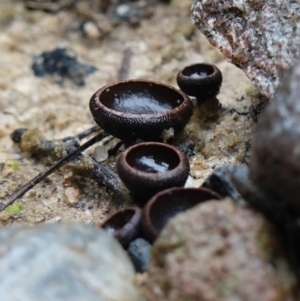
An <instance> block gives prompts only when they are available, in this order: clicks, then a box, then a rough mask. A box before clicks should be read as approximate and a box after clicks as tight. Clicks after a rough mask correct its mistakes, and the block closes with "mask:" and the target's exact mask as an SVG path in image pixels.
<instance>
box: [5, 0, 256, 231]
mask: <svg viewBox="0 0 300 301" xmlns="http://www.w3.org/2000/svg"><path fill="white" fill-rule="evenodd" d="M25 2H26V1H25ZM27 2H30V1H27ZM31 2H34V1H31ZM59 2H64V1H58V3H59ZM79 2H81V1H79ZM139 2H141V3H142V4H143V1H139ZM81 3H82V2H81ZM83 3H86V5H78V4H75V5H73V6H72V7H70V8H66V9H62V10H59V11H58V12H56V13H48V12H44V11H42V10H28V9H26V7H25V6H24V2H23V1H12V0H7V1H5V0H4V1H3V0H2V1H1V2H0V66H1V68H0V183H1V190H0V199H4V198H5V197H6V196H8V195H9V194H11V193H12V192H13V191H14V190H15V189H16V188H18V187H19V186H20V185H23V184H25V183H26V182H27V181H29V180H30V179H31V178H32V177H34V176H35V175H36V174H38V173H39V172H40V171H42V170H44V169H45V166H46V162H45V161H43V160H42V159H40V158H39V159H37V158H34V157H32V156H31V155H30V154H28V153H24V152H21V151H20V148H19V145H18V144H14V143H13V142H12V141H11V138H10V134H11V133H12V132H13V131H14V130H15V129H17V128H21V127H25V128H28V129H34V128H37V129H39V130H40V131H41V132H42V133H43V135H44V136H45V137H46V138H47V139H51V140H52V139H62V138H64V137H66V136H70V135H74V134H77V133H80V132H81V131H83V130H85V129H87V128H89V127H91V126H93V125H94V121H93V119H92V117H91V114H90V111H89V106H88V103H89V99H90V97H91V96H92V94H93V93H94V92H95V91H96V90H98V89H99V88H101V87H102V86H104V85H105V84H108V83H111V82H114V81H117V80H118V79H119V78H120V76H121V75H120V71H119V70H120V68H121V65H122V61H123V57H124V54H126V49H130V51H131V52H132V56H131V60H130V64H129V67H128V74H127V75H126V76H127V78H146V79H154V80H156V81H161V82H164V83H168V84H171V85H173V86H175V87H177V84H176V74H177V72H178V71H179V70H180V69H181V68H183V67H184V66H186V65H189V64H193V63H198V62H209V63H213V64H216V65H217V66H218V67H219V68H220V70H221V71H222V73H223V84H222V88H221V91H220V94H219V96H218V99H219V102H220V104H221V108H220V107H219V108H216V107H215V106H214V105H210V104H206V105H202V106H197V105H196V107H195V112H194V115H193V117H192V120H191V121H190V123H189V125H188V126H187V131H188V132H189V133H190V135H192V137H193V140H194V141H195V142H196V147H195V155H194V156H192V157H191V158H190V164H191V172H190V177H189V179H188V181H187V184H186V185H187V186H199V185H200V184H201V182H202V181H203V179H204V178H205V177H206V176H207V175H209V174H210V173H211V171H212V169H213V168H215V167H218V166H221V165H224V164H241V163H245V162H247V160H248V156H249V146H250V142H251V134H252V132H253V130H254V128H255V117H256V116H255V112H256V110H257V109H259V99H258V98H257V96H256V92H255V90H254V88H253V87H252V85H251V83H250V81H249V80H248V79H247V78H246V76H245V75H244V73H243V72H242V71H241V70H239V69H237V68H236V67H235V66H233V65H230V64H228V63H227V62H225V61H224V60H223V59H222V56H221V54H220V52H219V51H218V50H216V49H214V48H213V47H211V46H210V45H209V44H208V42H207V40H206V38H205V37H204V36H203V35H202V34H201V33H200V32H199V31H198V30H197V29H196V28H195V27H194V26H193V25H192V24H191V23H190V20H189V15H190V6H191V4H192V1H191V0H173V1H171V3H169V4H162V3H157V4H155V5H153V6H152V7H150V8H147V10H145V11H144V13H143V15H142V16H141V17H139V18H138V20H136V19H135V20H133V21H131V22H127V21H122V20H112V19H111V18H108V16H107V15H106V14H101V13H100V12H98V11H97V9H95V3H98V2H97V1H91V0H90V1H84V2H83ZM87 4H90V5H87ZM92 4H94V6H93V5H92ZM96 8H97V7H96ZM57 47H66V48H67V49H69V50H70V51H71V52H73V53H74V54H75V55H76V56H77V59H78V60H79V61H80V62H81V63H84V64H86V65H91V66H94V67H95V68H97V71H96V72H94V73H92V74H90V75H87V76H86V77H85V79H84V80H85V84H84V85H77V84H76V82H74V80H71V79H61V78H59V77H57V76H46V77H36V76H35V75H34V73H33V71H32V68H31V65H32V63H33V60H34V57H35V56H37V55H39V54H41V53H42V52H43V51H50V50H53V49H55V48H57ZM92 152H93V149H91V150H88V151H87V152H86V153H92ZM114 160H115V158H114ZM113 163H114V162H111V164H113ZM69 176H70V174H69V172H67V171H66V170H64V169H63V168H62V169H60V170H59V171H57V172H55V173H54V174H52V175H51V176H49V177H48V178H47V179H46V180H44V181H42V183H40V184H38V185H37V186H36V187H35V188H34V189H32V190H31V191H29V192H27V193H26V194H25V195H24V196H23V197H22V198H20V199H19V200H17V202H16V206H15V207H10V208H7V209H6V210H4V211H3V212H1V213H0V221H1V223H2V225H10V224H25V223H26V224H34V223H40V222H59V221H83V222H86V223H93V224H99V223H100V222H101V220H103V218H104V217H105V216H106V215H107V214H108V213H110V212H112V211H114V210H116V209H117V208H118V207H119V206H120V205H117V204H115V203H114V202H113V201H112V199H111V197H110V194H109V191H108V190H107V189H106V188H105V187H99V186H98V185H97V184H96V183H95V182H94V181H91V180H89V179H79V180H78V179H77V180H75V179H72V180H71V181H69V180H68V177H69ZM121 206H122V205H121Z"/></svg>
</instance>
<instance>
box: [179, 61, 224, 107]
mask: <svg viewBox="0 0 300 301" xmlns="http://www.w3.org/2000/svg"><path fill="white" fill-rule="evenodd" d="M177 84H178V86H179V87H180V89H181V90H182V91H183V92H185V93H186V94H187V95H190V96H194V97H196V98H197V100H198V102H202V101H205V100H206V99H209V98H213V97H215V96H216V95H218V94H219V91H220V87H221V84H222V73H221V71H220V70H219V69H218V68H217V67H216V66H215V65H212V64H207V63H201V64H195V65H190V66H187V67H184V68H183V69H182V70H180V71H179V72H178V74H177Z"/></svg>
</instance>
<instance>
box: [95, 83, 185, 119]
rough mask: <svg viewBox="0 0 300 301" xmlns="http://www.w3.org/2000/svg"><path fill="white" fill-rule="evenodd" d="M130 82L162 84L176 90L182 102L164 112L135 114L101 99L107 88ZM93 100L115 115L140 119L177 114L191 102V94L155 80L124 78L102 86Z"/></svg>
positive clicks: (101, 108)
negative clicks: (116, 108)
mask: <svg viewBox="0 0 300 301" xmlns="http://www.w3.org/2000/svg"><path fill="white" fill-rule="evenodd" d="M130 83H143V84H144V83H146V84H147V83H148V84H152V85H154V86H155V85H157V86H161V87H164V88H167V89H170V90H172V91H174V92H176V93H177V94H178V95H180V97H181V98H182V100H183V101H182V103H181V104H179V105H178V106H176V107H175V108H173V109H171V110H167V111H163V112H158V113H148V114H147V113H141V114H134V113H126V112H121V111H117V110H114V109H111V108H109V107H107V106H106V105H104V104H103V103H102V102H101V101H100V96H101V94H102V93H103V92H105V90H107V89H109V88H111V87H114V86H117V85H119V84H130ZM91 99H92V100H94V102H95V105H96V106H97V107H98V110H103V111H107V112H109V113H111V114H113V115H115V116H118V117H122V118H124V117H128V118H131V119H140V118H153V117H155V118H159V117H163V116H165V115H177V114H178V113H179V112H180V111H181V109H182V108H184V107H186V106H187V105H188V104H189V102H191V100H190V98H189V96H188V95H187V94H186V93H184V92H183V91H181V90H179V89H176V88H175V87H173V86H171V85H168V84H165V83H161V82H158V81H153V80H148V79H129V80H122V81H118V82H114V83H110V84H107V85H105V86H103V87H102V88H100V89H99V90H97V91H96V92H95V93H94V94H93V96H92V98H91Z"/></svg>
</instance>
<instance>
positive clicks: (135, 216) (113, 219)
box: [101, 207, 141, 248]
mask: <svg viewBox="0 0 300 301" xmlns="http://www.w3.org/2000/svg"><path fill="white" fill-rule="evenodd" d="M140 218H141V209H139V208H136V207H129V208H125V209H121V210H118V211H116V212H115V213H113V214H111V215H110V216H109V217H108V218H107V219H106V220H105V221H104V222H103V223H102V224H101V228H103V229H104V230H105V231H106V232H108V233H110V234H111V235H113V236H114V237H115V238H116V239H117V240H118V241H119V242H120V244H121V245H122V246H123V247H124V248H126V247H127V246H128V244H129V243H130V242H131V241H132V240H134V239H135V238H136V237H138V235H139V232H140Z"/></svg>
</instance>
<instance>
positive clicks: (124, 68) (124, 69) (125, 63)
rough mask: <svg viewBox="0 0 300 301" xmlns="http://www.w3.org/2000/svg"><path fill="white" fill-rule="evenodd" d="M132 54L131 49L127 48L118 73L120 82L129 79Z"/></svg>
mask: <svg viewBox="0 0 300 301" xmlns="http://www.w3.org/2000/svg"><path fill="white" fill-rule="evenodd" d="M132 54H133V53H132V51H131V49H130V48H126V49H125V50H124V56H123V60H122V63H121V67H120V69H119V72H118V80H125V79H127V78H128V74H129V69H130V61H131V57H132Z"/></svg>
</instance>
